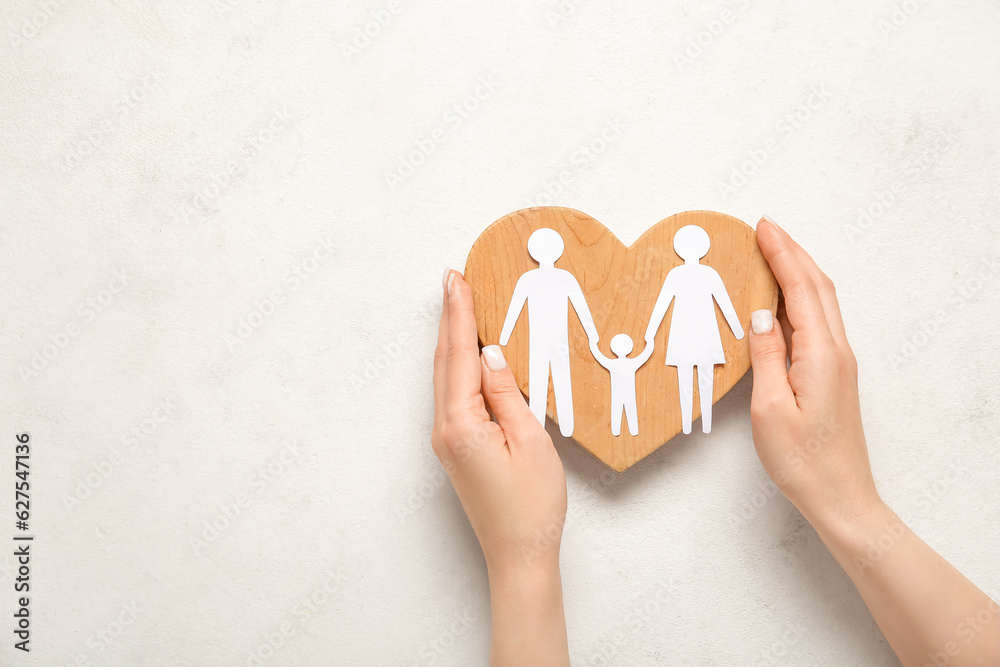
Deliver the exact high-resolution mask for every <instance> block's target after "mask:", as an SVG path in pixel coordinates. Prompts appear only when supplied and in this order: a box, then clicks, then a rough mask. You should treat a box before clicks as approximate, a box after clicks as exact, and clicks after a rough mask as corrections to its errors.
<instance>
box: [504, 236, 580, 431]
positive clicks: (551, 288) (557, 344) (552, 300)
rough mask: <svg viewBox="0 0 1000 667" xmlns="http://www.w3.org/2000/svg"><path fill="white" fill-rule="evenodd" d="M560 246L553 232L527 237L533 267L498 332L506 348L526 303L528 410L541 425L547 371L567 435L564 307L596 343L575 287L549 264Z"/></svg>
mask: <svg viewBox="0 0 1000 667" xmlns="http://www.w3.org/2000/svg"><path fill="white" fill-rule="evenodd" d="M564 249H565V245H564V244H563V240H562V237H561V236H559V232H557V231H556V230H554V229H549V228H547V227H543V228H542V229H536V230H535V231H534V232H532V234H531V236H529V237H528V254H529V255H531V256H532V258H533V259H534V260H535V261H536V262H538V265H539V266H538V268H537V269H532V270H530V271H525V272H524V273H523V274H522V275H521V277H520V278H518V279H517V284H516V285H515V286H514V294H513V296H511V298H510V307H508V309H507V316H506V318H504V322H503V329H502V330H501V332H500V344H501V345H506V344H507V342H508V341H509V340H510V334H511V333H512V332H513V331H514V325H515V324H516V323H517V318H518V317H519V316H520V314H521V310H522V309H523V308H524V304H525V302H527V303H528V407H529V408H530V409H531V412H532V413H533V414H534V415H535V417H536V418H537V419H538V421H539V423H541V424H542V425H543V426H544V425H545V406H546V402H547V401H548V397H549V369H550V368H551V369H552V389H553V390H554V391H555V395H556V414H557V415H558V416H559V432H560V433H562V434H563V435H564V436H567V437H569V436H571V435H573V385H572V384H571V383H570V375H569V306H568V305H567V302H569V303H572V304H573V308H574V310H576V315H577V317H579V318H580V323H581V324H582V325H583V329H584V331H586V332H587V338H589V339H590V340H591V341H592V342H596V341H597V340H598V335H597V327H595V326H594V318H593V316H592V315H591V314H590V308H589V307H588V306H587V300H586V299H585V298H584V296H583V290H581V289H580V283H578V282H577V281H576V278H574V277H573V274H572V273H570V272H569V271H566V270H564V269H557V268H556V267H555V261H556V260H557V259H559V258H560V257H561V256H562V253H563V250H564Z"/></svg>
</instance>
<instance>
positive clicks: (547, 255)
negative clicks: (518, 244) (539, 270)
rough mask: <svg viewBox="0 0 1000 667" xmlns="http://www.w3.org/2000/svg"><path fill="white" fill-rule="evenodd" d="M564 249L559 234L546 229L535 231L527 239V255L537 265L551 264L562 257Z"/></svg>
mask: <svg viewBox="0 0 1000 667" xmlns="http://www.w3.org/2000/svg"><path fill="white" fill-rule="evenodd" d="M564 248H565V246H564V245H563V240H562V237H561V236H559V232H557V231H556V230H554V229H549V228H548V227H542V228H541V229H536V230H535V231H533V232H532V233H531V236H529V237H528V254H529V255H531V257H532V259H534V260H535V261H536V262H538V263H539V264H543V265H544V264H552V263H553V262H555V261H556V260H557V259H559V258H560V257H562V254H563V249H564Z"/></svg>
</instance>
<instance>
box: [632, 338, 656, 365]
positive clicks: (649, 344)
mask: <svg viewBox="0 0 1000 667" xmlns="http://www.w3.org/2000/svg"><path fill="white" fill-rule="evenodd" d="M652 354H653V341H651V340H650V341H646V347H644V348H642V352H640V353H639V356H637V357H636V358H635V362H636V363H635V367H636V369H638V368H639V367H641V366H642V365H643V364H644V363H646V362H647V361H649V357H650V356H651V355H652Z"/></svg>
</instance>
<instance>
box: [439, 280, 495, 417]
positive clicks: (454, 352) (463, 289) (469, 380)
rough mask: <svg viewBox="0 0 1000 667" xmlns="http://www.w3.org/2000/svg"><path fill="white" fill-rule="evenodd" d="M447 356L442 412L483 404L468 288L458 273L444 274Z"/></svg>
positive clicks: (470, 292)
mask: <svg viewBox="0 0 1000 667" xmlns="http://www.w3.org/2000/svg"><path fill="white" fill-rule="evenodd" d="M447 290H448V355H447V359H448V361H447V365H448V368H447V371H446V377H447V389H446V391H445V412H446V413H448V414H449V415H450V414H453V413H454V414H458V413H463V412H468V411H470V410H473V409H476V408H482V410H483V411H484V413H485V406H483V399H482V394H481V393H480V389H481V384H480V383H481V376H482V367H481V365H480V361H479V336H478V334H477V333H476V315H475V311H474V310H473V304H472V290H471V289H470V288H469V285H468V283H466V282H465V280H464V279H463V278H462V274H460V273H459V272H457V271H452V272H451V274H450V275H449V276H448V283H447ZM486 416H487V418H488V415H486Z"/></svg>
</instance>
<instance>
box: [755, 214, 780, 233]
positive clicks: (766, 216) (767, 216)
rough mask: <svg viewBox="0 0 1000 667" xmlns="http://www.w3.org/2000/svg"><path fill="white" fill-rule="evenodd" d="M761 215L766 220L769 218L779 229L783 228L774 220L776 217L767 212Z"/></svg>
mask: <svg viewBox="0 0 1000 667" xmlns="http://www.w3.org/2000/svg"><path fill="white" fill-rule="evenodd" d="M760 217H762V218H764V219H765V220H767V221H768V222H770V223H771V224H772V225H774V226H775V227H777V228H778V229H781V225H779V224H778V223H776V222H775V221H774V218H772V217H771V216H769V215H768V214H767V213H761V214H760Z"/></svg>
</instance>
